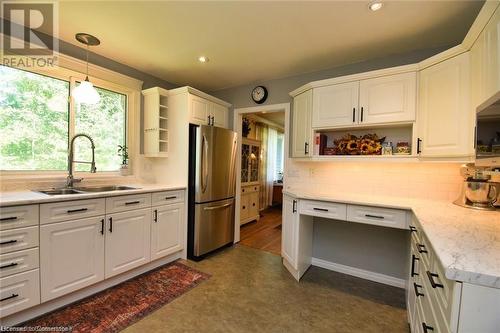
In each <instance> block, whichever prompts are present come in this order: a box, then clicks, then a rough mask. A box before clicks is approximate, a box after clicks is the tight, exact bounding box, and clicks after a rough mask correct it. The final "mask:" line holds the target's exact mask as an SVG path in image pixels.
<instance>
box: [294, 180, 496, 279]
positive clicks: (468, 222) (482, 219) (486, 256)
mask: <svg viewBox="0 0 500 333" xmlns="http://www.w3.org/2000/svg"><path fill="white" fill-rule="evenodd" d="M284 193H285V194H288V195H290V196H293V197H296V198H299V199H311V200H320V201H332V202H341V203H347V204H358V205H369V206H377V207H386V208H397V209H405V210H411V211H413V213H414V214H415V216H416V217H417V219H418V220H419V222H420V224H421V225H422V228H423V231H424V233H425V235H426V236H427V238H428V239H429V241H430V243H431V245H432V247H433V248H434V250H435V252H436V255H437V257H438V259H439V261H440V262H441V264H442V266H443V267H444V268H445V274H446V277H447V278H448V279H450V280H456V281H462V282H467V283H471V284H476V285H482V286H486V287H493V288H500V212H498V211H479V210H474V209H469V208H464V207H459V206H457V205H454V204H453V203H451V202H445V201H434V200H433V201H431V200H424V199H404V198H397V197H389V196H367V195H356V194H345V193H338V194H333V193H327V192H316V191H303V190H291V189H287V190H284Z"/></svg>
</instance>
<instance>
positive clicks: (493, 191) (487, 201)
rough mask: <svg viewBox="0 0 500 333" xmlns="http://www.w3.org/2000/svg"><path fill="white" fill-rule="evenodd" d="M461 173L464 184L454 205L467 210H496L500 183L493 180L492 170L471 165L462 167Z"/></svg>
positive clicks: (499, 194)
mask: <svg viewBox="0 0 500 333" xmlns="http://www.w3.org/2000/svg"><path fill="white" fill-rule="evenodd" d="M460 173H461V174H462V176H464V178H465V179H464V183H463V185H462V190H461V192H460V196H459V197H458V199H457V200H455V201H454V202H453V203H455V204H457V205H459V206H462V207H467V208H474V209H481V210H496V209H498V208H499V207H497V206H495V204H497V203H500V202H499V201H498V199H499V196H500V183H498V182H494V181H492V180H491V178H492V177H491V174H494V172H493V171H492V170H489V169H487V168H484V167H483V168H481V167H475V166H474V165H471V164H466V165H464V166H462V168H461V170H460Z"/></svg>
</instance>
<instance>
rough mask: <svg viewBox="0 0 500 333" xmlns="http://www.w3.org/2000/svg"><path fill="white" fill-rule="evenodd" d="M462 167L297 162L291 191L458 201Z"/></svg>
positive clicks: (291, 171) (290, 168)
mask: <svg viewBox="0 0 500 333" xmlns="http://www.w3.org/2000/svg"><path fill="white" fill-rule="evenodd" d="M460 166H461V164H460V163H384V162H380V163H379V162H369V163H357V162H296V161H293V160H289V164H288V172H287V179H286V186H287V188H294V189H304V190H313V191H314V190H317V191H321V192H328V191H332V192H335V191H343V192H348V193H357V194H365V195H384V196H397V197H405V198H422V199H438V200H448V201H452V200H455V199H456V198H457V197H458V195H459V192H460V184H461V182H462V181H463V179H462V177H461V176H460Z"/></svg>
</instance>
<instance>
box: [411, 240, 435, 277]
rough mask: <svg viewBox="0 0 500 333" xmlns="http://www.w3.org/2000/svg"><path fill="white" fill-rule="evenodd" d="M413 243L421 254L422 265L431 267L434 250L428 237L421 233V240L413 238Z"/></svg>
mask: <svg viewBox="0 0 500 333" xmlns="http://www.w3.org/2000/svg"><path fill="white" fill-rule="evenodd" d="M411 242H412V243H413V245H414V246H415V248H416V249H417V253H418V254H420V261H421V262H422V263H425V265H426V266H427V267H431V261H432V260H431V259H432V249H431V247H430V245H429V241H428V240H427V237H426V236H425V234H424V233H420V235H419V240H417V239H416V238H414V237H412V240H411ZM424 273H425V272H424ZM424 273H423V274H424Z"/></svg>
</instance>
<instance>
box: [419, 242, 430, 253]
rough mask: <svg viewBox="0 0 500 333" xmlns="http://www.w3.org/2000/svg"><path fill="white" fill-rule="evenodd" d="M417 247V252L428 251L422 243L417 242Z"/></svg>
mask: <svg viewBox="0 0 500 333" xmlns="http://www.w3.org/2000/svg"><path fill="white" fill-rule="evenodd" d="M417 247H418V253H428V252H427V250H426V249H425V245H424V244H417Z"/></svg>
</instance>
